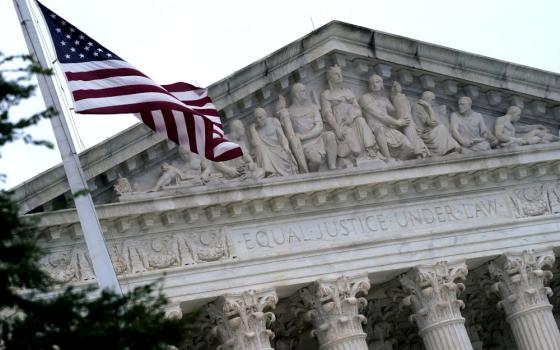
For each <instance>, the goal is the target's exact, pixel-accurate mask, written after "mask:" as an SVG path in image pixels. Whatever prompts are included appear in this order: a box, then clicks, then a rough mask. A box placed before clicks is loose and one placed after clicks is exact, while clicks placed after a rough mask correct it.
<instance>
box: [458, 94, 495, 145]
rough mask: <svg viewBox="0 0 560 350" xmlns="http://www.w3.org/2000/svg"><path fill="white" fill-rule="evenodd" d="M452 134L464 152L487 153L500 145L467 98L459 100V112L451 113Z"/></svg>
mask: <svg viewBox="0 0 560 350" xmlns="http://www.w3.org/2000/svg"><path fill="white" fill-rule="evenodd" d="M451 133H452V135H453V137H454V138H455V140H456V141H457V142H458V143H459V144H460V145H461V146H462V147H463V151H464V152H477V151H486V150H489V149H491V148H494V147H496V146H497V143H498V140H497V139H496V138H495V137H494V135H493V134H492V133H491V132H490V130H488V127H487V126H486V123H485V122H484V119H483V118H482V115H481V114H480V113H478V112H475V111H473V110H472V100H471V98H470V97H467V96H463V97H460V98H459V103H458V110H457V112H453V113H451Z"/></svg>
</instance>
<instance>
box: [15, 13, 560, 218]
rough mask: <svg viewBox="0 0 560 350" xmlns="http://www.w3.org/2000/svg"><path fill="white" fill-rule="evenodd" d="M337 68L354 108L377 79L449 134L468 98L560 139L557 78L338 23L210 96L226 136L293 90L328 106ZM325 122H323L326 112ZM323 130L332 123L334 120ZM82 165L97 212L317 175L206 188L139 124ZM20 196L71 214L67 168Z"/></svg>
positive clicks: (221, 179)
mask: <svg viewBox="0 0 560 350" xmlns="http://www.w3.org/2000/svg"><path fill="white" fill-rule="evenodd" d="M334 65H337V66H339V67H340V69H341V72H342V76H343V87H344V88H345V89H347V90H348V91H349V92H350V93H351V95H353V96H354V97H355V99H356V101H359V100H360V97H361V96H363V95H364V94H366V93H367V92H368V80H369V79H370V78H371V76H372V75H374V74H376V75H378V76H380V77H381V78H383V84H384V87H385V95H386V97H389V93H390V91H391V85H392V84H393V82H399V83H400V85H401V86H402V92H403V93H404V95H405V96H406V98H407V100H408V102H409V104H411V105H414V104H415V103H416V101H417V100H418V99H419V98H420V97H421V95H422V93H423V92H424V91H432V92H433V93H434V94H435V96H436V101H435V105H434V106H433V107H434V110H435V111H436V112H437V114H438V116H439V118H440V122H441V123H442V124H443V125H444V127H445V128H446V129H447V130H450V125H449V124H450V117H451V115H452V113H454V112H456V111H457V108H458V107H457V103H458V99H459V97H461V96H468V97H469V98H470V99H471V100H472V110H473V111H475V112H476V113H479V114H480V115H481V116H482V118H483V122H484V124H485V125H486V127H487V128H488V129H489V130H490V131H494V130H495V121H496V118H498V117H500V116H503V115H504V114H505V113H506V112H507V110H508V108H509V107H510V106H518V107H520V108H522V117H521V120H520V121H519V123H520V125H535V124H539V125H543V126H544V127H546V128H547V129H548V132H549V134H550V135H558V127H559V119H560V107H559V106H560V102H559V101H560V76H559V75H557V74H553V73H548V72H543V71H539V70H536V69H532V68H527V67H523V66H518V65H514V64H511V63H507V62H501V61H498V60H494V59H490V58H486V57H480V56H476V55H472V54H468V53H464V52H459V51H456V50H452V49H448V48H444V47H439V46H435V45H431V44H427V43H423V42H418V41H414V40H411V39H407V38H402V37H398V36H393V35H390V34H386V33H381V32H375V31H372V30H370V29H366V28H361V27H357V26H353V25H349V24H345V23H341V22H332V23H330V24H327V25H326V26H324V27H322V28H319V29H317V30H316V31H314V32H312V33H310V34H309V35H307V36H305V37H304V38H302V39H300V40H297V41H295V42H293V43H291V44H289V45H287V46H286V47H284V48H282V49H280V50H278V51H276V52H274V53H272V54H271V55H269V56H267V57H265V58H264V59H262V60H260V61H258V62H255V63H253V64H251V65H249V66H247V67H246V68H244V69H242V70H240V71H238V72H236V73H235V74H233V75H231V76H229V77H227V78H225V79H223V80H221V81H219V82H217V83H215V84H213V85H212V86H210V87H209V90H210V96H212V97H213V99H214V101H215V104H216V106H217V107H218V108H219V109H220V110H221V112H222V117H223V119H224V122H225V126H226V130H229V129H230V127H231V125H232V122H233V121H234V120H239V121H241V122H242V123H243V125H244V126H245V128H246V129H248V128H249V127H250V125H251V124H252V123H253V122H254V111H255V108H257V107H260V108H263V109H264V110H265V111H266V112H267V114H268V116H269V117H271V118H273V119H276V118H277V117H278V114H277V110H278V107H277V104H278V101H279V98H280V96H282V97H284V98H285V99H286V103H287V105H288V106H290V105H292V104H293V102H294V101H292V97H291V90H292V88H293V86H294V85H295V84H296V83H301V84H304V85H305V87H306V88H307V91H308V92H309V98H310V100H311V102H312V103H313V104H315V105H317V106H318V107H321V101H320V100H321V96H322V94H323V93H324V92H325V91H326V90H328V89H329V85H328V81H327V73H328V70H329V68H330V67H332V66H334ZM321 114H322V116H323V119H324V111H321ZM366 119H367V118H366ZM323 122H324V123H325V124H327V121H325V120H323ZM278 125H279V124H278ZM368 125H369V126H370V127H371V125H370V124H368ZM325 129H328V125H327V126H325ZM401 131H402V130H401ZM247 143H248V146H247V147H248V148H249V151H250V153H252V154H254V151H255V150H254V149H253V147H252V146H251V145H250V144H251V142H247ZM539 143H540V142H539ZM542 147H545V148H546V149H551V148H554V147H555V146H554V145H544V146H543V145H540V144H536V145H526V146H525V145H524V146H518V147H515V149H514V150H513V151H514V152H517V153H524V152H527V153H530V152H533V151H534V150H535V149H540V148H542ZM559 147H560V146H559ZM511 150H512V149H509V150H508V149H505V148H501V149H500V148H499V147H497V148H496V149H488V150H484V151H475V152H472V153H469V154H451V155H450V156H440V155H434V156H432V157H427V158H426V159H424V160H412V159H409V158H407V157H404V158H403V157H401V158H402V159H399V157H398V156H395V158H397V160H396V161H395V162H393V163H387V162H385V161H383V160H380V159H373V160H371V159H370V161H368V160H367V159H366V160H362V159H360V161H357V160H356V159H351V160H350V161H349V162H348V163H346V164H343V165H340V164H338V163H337V168H338V169H335V170H328V166H326V165H325V164H324V162H323V164H322V165H321V167H320V170H321V172H320V175H319V174H316V176H317V177H325V176H330V175H329V174H331V175H336V174H337V172H339V173H341V174H342V173H345V174H346V173H352V172H357V173H360V172H363V171H366V170H368V169H370V170H376V171H378V170H380V169H391V168H399V167H404V168H406V167H410V166H411V164H412V165H417V166H422V165H423V164H438V162H441V163H442V164H443V163H446V162H448V160H449V159H451V160H453V161H454V162H456V161H457V160H458V159H459V160H460V159H461V157H466V158H465V159H473V158H476V157H482V158H491V157H493V155H494V154H496V155H500V154H504V153H507V152H510V151H511ZM377 152H379V149H377ZM449 157H451V158H449ZM355 158H360V157H355ZM364 158H367V157H364ZM80 159H81V160H82V163H83V165H84V170H85V172H86V176H87V177H88V183H89V185H90V191H91V192H92V195H93V198H94V202H95V203H96V204H108V203H116V202H127V203H131V202H135V201H145V200H147V199H154V198H161V197H166V196H173V195H174V194H177V193H181V194H185V193H204V192H208V191H210V192H214V191H217V190H219V189H220V188H234V187H235V188H240V187H244V186H246V187H255V186H262V185H266V184H269V183H275V182H278V183H281V182H286V181H297V179H298V178H301V179H306V181H307V180H308V179H312V178H313V177H314V176H315V175H314V174H312V173H309V174H298V173H295V174H292V175H285V176H277V177H275V178H270V179H268V178H265V179H261V178H260V177H259V176H253V177H252V176H246V177H243V178H237V177H234V178H228V176H223V174H222V175H220V174H219V173H220V172H219V171H213V172H211V173H213V174H215V176H213V177H211V178H210V179H209V180H208V181H207V182H204V181H202V182H201V181H200V180H199V177H200V176H199V175H200V172H201V164H200V160H199V159H198V160H197V159H196V157H195V156H189V155H186V154H185V153H184V152H181V151H180V150H178V148H177V147H176V146H175V145H174V144H172V143H170V142H167V141H165V140H163V139H162V138H161V137H160V136H157V135H155V134H153V133H152V132H151V131H150V130H149V129H147V128H146V127H144V126H143V125H135V126H133V127H131V128H130V129H128V130H126V131H124V132H123V133H120V134H118V135H116V136H114V137H112V138H111V139H109V140H107V141H105V142H103V143H101V144H99V145H97V146H95V147H93V148H92V149H90V150H87V151H86V152H84V153H83V154H81V155H80ZM164 162H165V163H167V164H169V165H171V166H172V167H173V168H174V169H178V170H180V171H181V173H182V174H183V175H186V176H184V179H182V180H181V179H179V180H176V179H172V180H171V181H167V180H166V181H162V183H163V182H166V183H165V185H162V186H159V187H158V186H156V185H157V183H158V180H161V178H162V170H161V166H162V164H163V163H164ZM203 167H204V165H202V168H203ZM232 167H234V166H232ZM342 168H343V169H342ZM301 172H302V171H299V173H301ZM191 178H193V179H191ZM288 178H289V179H288ZM123 179H126V180H123ZM115 186H117V191H116V189H115ZM119 186H120V187H119ZM156 187H157V188H156ZM15 193H16V198H17V199H18V200H19V202H20V205H22V208H23V212H25V213H29V212H43V211H52V210H56V209H64V208H68V207H69V206H71V204H70V203H71V202H72V201H71V195H70V193H69V191H68V186H67V184H66V182H65V179H64V173H63V170H62V167H61V166H58V167H55V168H53V169H51V170H49V171H47V172H45V173H43V174H41V175H39V176H37V177H35V178H34V179H32V180H30V181H29V182H26V183H24V184H22V185H20V186H18V187H17V188H16V189H15Z"/></svg>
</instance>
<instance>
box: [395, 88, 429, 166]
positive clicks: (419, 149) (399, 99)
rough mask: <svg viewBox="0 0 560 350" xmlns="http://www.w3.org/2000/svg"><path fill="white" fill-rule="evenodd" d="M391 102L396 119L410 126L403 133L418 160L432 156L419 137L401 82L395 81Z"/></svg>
mask: <svg viewBox="0 0 560 350" xmlns="http://www.w3.org/2000/svg"><path fill="white" fill-rule="evenodd" d="M391 102H392V103H393V106H394V107H395V117H396V118H397V119H399V120H406V121H407V122H408V125H406V126H405V127H404V128H403V129H402V131H403V133H404V135H405V136H406V138H407V139H408V141H409V142H410V144H411V145H412V147H413V148H414V154H415V155H416V157H417V158H425V157H427V156H429V155H430V152H429V151H428V149H427V148H426V145H424V141H422V139H421V138H420V137H419V136H418V133H417V132H416V123H414V119H412V107H411V106H410V102H409V101H408V99H407V98H406V95H405V94H403V92H402V87H401V84H399V82H397V81H394V82H393V86H392V88H391Z"/></svg>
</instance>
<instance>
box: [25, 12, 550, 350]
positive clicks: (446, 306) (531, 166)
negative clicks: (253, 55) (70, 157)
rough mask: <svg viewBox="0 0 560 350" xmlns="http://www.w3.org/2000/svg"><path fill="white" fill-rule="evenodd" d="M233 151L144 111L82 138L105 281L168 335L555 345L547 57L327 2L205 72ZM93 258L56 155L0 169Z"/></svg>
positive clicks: (249, 343) (285, 342)
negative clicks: (128, 293)
mask: <svg viewBox="0 0 560 350" xmlns="http://www.w3.org/2000/svg"><path fill="white" fill-rule="evenodd" d="M209 89H210V95H211V96H212V97H213V99H214V101H215V104H216V106H217V107H218V108H219V109H220V110H221V111H222V113H223V120H224V122H225V125H226V130H229V132H230V134H231V135H232V136H231V139H234V140H236V142H239V143H240V144H241V145H242V147H243V149H244V152H245V155H244V157H243V158H242V159H237V160H234V161H230V162H225V163H213V164H211V163H208V162H206V161H202V160H200V159H199V158H197V157H195V156H193V155H191V154H188V153H186V152H184V151H183V150H180V149H178V148H177V147H176V146H175V145H173V144H171V143H169V142H167V141H164V140H162V139H161V138H160V136H157V135H155V134H153V133H151V132H150V131H148V130H147V129H146V128H144V127H143V126H141V125H136V126H134V127H132V128H130V129H129V130H126V131H124V132H123V133H121V134H119V135H117V136H115V137H113V138H112V139H109V140H107V141H106V142H104V143H101V144H99V145H98V146H95V147H94V148H92V149H90V150H88V151H86V152H84V154H82V155H81V159H82V163H83V164H84V168H85V172H86V174H87V176H88V179H89V181H88V183H89V185H90V191H91V192H92V195H93V198H94V202H95V203H96V204H97V210H98V215H99V217H100V219H101V224H102V227H103V230H104V232H105V234H106V241H107V243H108V247H109V251H110V255H111V257H112V260H113V264H114V267H115V270H116V271H117V274H118V275H119V278H120V281H121V284H122V286H123V288H125V289H127V288H131V287H133V286H136V285H141V284H144V283H150V282H154V281H157V280H158V279H159V278H161V276H162V275H163V274H165V279H164V280H163V282H162V283H163V290H164V292H165V293H166V294H167V295H168V296H169V298H170V300H171V302H172V304H171V306H170V310H169V314H170V316H171V317H181V315H182V314H184V313H187V312H190V311H192V310H195V309H196V310H201V311H202V312H200V317H199V320H198V323H199V325H200V330H201V331H200V334H199V335H197V336H195V337H193V338H192V339H189V341H188V342H187V343H186V344H178V345H177V346H178V347H181V346H182V348H183V349H215V348H221V349H239V350H248V349H255V350H256V349H291V350H296V349H298V350H301V349H322V350H327V349H328V350H345V349H363V350H373V349H375V350H389V349H424V348H425V349H441V350H446V349H559V348H560V333H559V331H558V326H557V324H558V323H560V310H559V308H560V302H559V300H558V294H557V293H558V291H559V290H560V287H558V286H559V285H560V274H558V273H557V272H558V270H559V265H558V262H556V260H555V254H558V253H560V230H559V222H560V221H559V220H560V181H559V178H558V176H559V175H560V142H559V140H560V139H559V138H558V136H556V135H558V128H559V125H560V77H559V76H558V75H555V74H552V73H547V72H542V71H538V70H533V69H531V68H527V67H521V66H516V65H514V64H511V63H505V62H500V61H497V60H493V59H489V58H484V57H480V56H474V55H470V54H468V53H463V52H457V51H454V50H451V49H447V48H442V47H438V46H433V45H430V44H426V43H422V42H417V41H413V40H410V39H406V38H402V37H396V36H392V35H389V34H385V33H380V32H374V31H371V30H369V29H365V28H361V27H355V26H352V25H349V24H345V23H341V22H332V23H330V24H328V25H326V26H325V27H323V28H321V29H319V30H317V31H315V32H312V33H311V34H309V35H308V36H306V37H304V38H302V39H300V40H298V41H297V42H295V43H292V44H290V45H288V46H287V47H285V48H284V49H282V50H280V51H278V52H276V53H274V54H272V55H270V56H268V57H266V58H264V59H263V60H261V61H258V62H255V63H253V64H252V65H250V66H248V67H246V68H245V69H243V70H241V71H239V72H237V73H235V74H234V75H232V76H231V77H228V78H226V79H224V80H222V81H219V82H217V83H215V84H214V85H212V86H211V87H210V88H209ZM15 196H16V198H17V199H18V201H19V202H20V204H21V205H22V208H23V211H22V214H25V215H29V216H32V217H35V218H37V219H38V220H39V225H40V227H41V230H42V236H41V244H42V245H43V246H44V247H45V248H46V249H47V250H48V252H49V253H48V254H47V255H46V256H45V258H44V259H43V261H42V264H43V266H44V267H45V269H46V270H47V271H48V272H49V274H50V275H51V276H52V277H53V279H55V280H56V281H58V282H60V283H62V284H64V283H72V284H75V285H77V286H86V285H89V284H91V283H94V280H95V276H94V274H93V271H92V268H91V262H90V261H89V256H88V253H87V250H86V249H85V245H84V242H83V237H82V231H81V228H80V226H79V222H78V220H77V215H76V213H75V210H74V209H73V208H72V204H71V200H70V199H71V195H70V194H69V192H68V188H67V185H66V184H65V182H64V178H63V171H62V169H61V167H56V168H53V169H51V170H49V171H48V172H46V173H45V174H41V175H39V176H37V177H36V178H34V179H32V180H30V181H29V182H27V183H25V184H22V185H21V186H19V187H17V188H16V189H15Z"/></svg>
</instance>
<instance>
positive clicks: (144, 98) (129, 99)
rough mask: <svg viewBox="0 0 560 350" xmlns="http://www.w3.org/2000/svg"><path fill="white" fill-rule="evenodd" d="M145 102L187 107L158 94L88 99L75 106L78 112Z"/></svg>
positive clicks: (78, 102) (181, 107)
mask: <svg viewBox="0 0 560 350" xmlns="http://www.w3.org/2000/svg"><path fill="white" fill-rule="evenodd" d="M143 102H158V103H159V102H167V103H171V104H174V105H175V107H174V108H175V109H183V108H184V107H186V106H185V105H184V104H183V103H181V102H180V101H177V100H176V99H175V98H173V97H171V96H169V95H167V94H165V93H157V92H143V93H137V94H132V95H123V96H111V97H103V98H86V99H84V100H79V101H75V103H74V105H75V108H76V110H77V111H82V110H89V109H93V108H100V107H111V106H120V105H129V104H138V103H143Z"/></svg>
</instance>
